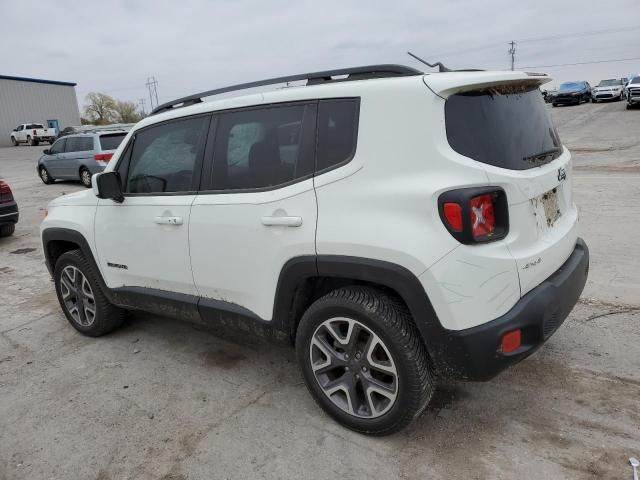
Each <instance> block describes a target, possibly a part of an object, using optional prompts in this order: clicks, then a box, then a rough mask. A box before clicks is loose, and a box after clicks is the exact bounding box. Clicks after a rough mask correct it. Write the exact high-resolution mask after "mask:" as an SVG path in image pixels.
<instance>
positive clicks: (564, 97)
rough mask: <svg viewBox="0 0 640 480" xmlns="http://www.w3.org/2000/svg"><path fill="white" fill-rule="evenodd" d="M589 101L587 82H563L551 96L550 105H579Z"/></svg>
mask: <svg viewBox="0 0 640 480" xmlns="http://www.w3.org/2000/svg"><path fill="white" fill-rule="evenodd" d="M590 99H591V85H589V82H582V81H580V82H565V83H562V84H561V85H560V88H558V91H557V92H556V94H555V95H554V96H553V101H552V105H553V106H554V107H557V106H558V105H567V104H569V105H571V104H573V105H580V104H581V103H582V102H588V101H589V100H590Z"/></svg>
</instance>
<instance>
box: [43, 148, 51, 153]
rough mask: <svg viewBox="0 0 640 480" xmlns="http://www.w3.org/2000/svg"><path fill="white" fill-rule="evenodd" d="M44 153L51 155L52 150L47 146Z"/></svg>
mask: <svg viewBox="0 0 640 480" xmlns="http://www.w3.org/2000/svg"><path fill="white" fill-rule="evenodd" d="M42 153H44V154H45V155H49V154H50V153H51V150H49V149H48V148H45V149H44V150H42Z"/></svg>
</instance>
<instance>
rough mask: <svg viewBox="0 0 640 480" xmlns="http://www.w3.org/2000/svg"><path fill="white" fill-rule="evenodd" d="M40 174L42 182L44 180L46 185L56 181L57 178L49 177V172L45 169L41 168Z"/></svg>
mask: <svg viewBox="0 0 640 480" xmlns="http://www.w3.org/2000/svg"><path fill="white" fill-rule="evenodd" d="M38 173H39V175H40V180H42V183H44V184H45V185H51V184H52V183H53V182H55V181H56V180H55V178H53V177H52V176H51V175H49V170H47V169H46V168H45V167H40V170H39V172H38Z"/></svg>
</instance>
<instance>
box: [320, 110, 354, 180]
mask: <svg viewBox="0 0 640 480" xmlns="http://www.w3.org/2000/svg"><path fill="white" fill-rule="evenodd" d="M358 105H359V102H358V100H357V99H345V100H321V101H320V105H319V107H318V147H317V166H316V170H317V171H319V172H321V171H323V170H326V169H328V168H331V167H335V166H336V165H340V164H343V163H346V162H348V161H349V160H351V158H352V157H353V155H354V153H355V151H356V141H357V137H358Z"/></svg>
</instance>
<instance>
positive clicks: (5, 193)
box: [0, 178, 19, 237]
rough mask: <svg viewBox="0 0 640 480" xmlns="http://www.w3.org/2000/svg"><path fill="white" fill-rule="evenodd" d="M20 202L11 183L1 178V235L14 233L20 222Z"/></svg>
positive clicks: (6, 235) (5, 235)
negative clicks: (16, 198)
mask: <svg viewBox="0 0 640 480" xmlns="http://www.w3.org/2000/svg"><path fill="white" fill-rule="evenodd" d="M18 217H19V214H18V204H17V203H16V200H15V198H13V192H12V191H11V187H9V184H8V183H7V182H6V181H5V180H2V179H1V178H0V237H8V236H9V235H13V232H14V231H15V229H16V223H18Z"/></svg>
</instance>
